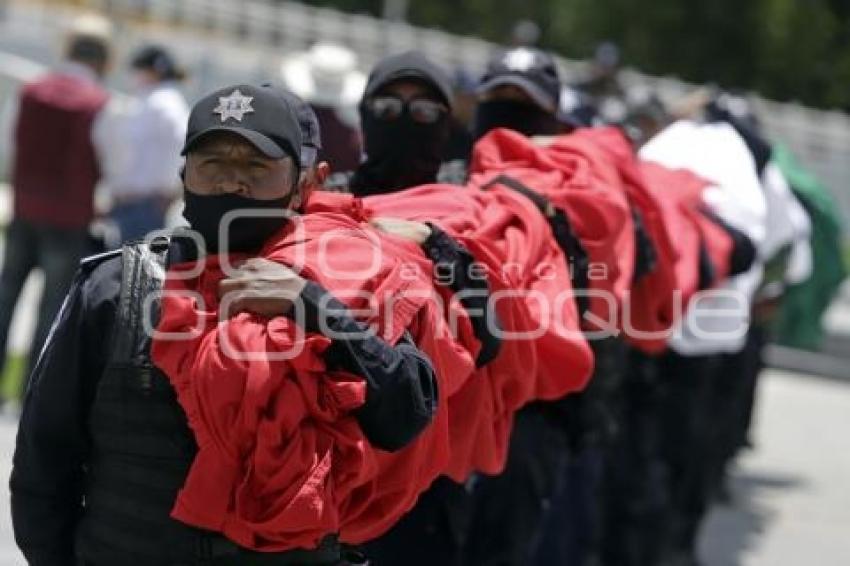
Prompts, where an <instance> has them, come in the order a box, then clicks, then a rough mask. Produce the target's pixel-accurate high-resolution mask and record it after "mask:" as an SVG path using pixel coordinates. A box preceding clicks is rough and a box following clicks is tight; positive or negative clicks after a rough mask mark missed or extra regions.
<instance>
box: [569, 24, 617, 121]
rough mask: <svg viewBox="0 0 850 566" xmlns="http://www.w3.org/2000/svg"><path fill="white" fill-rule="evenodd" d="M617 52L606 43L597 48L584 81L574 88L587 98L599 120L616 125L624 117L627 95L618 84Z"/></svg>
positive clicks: (614, 46)
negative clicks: (595, 109) (600, 118)
mask: <svg viewBox="0 0 850 566" xmlns="http://www.w3.org/2000/svg"><path fill="white" fill-rule="evenodd" d="M620 65H621V63H620V48H619V47H617V45H616V44H614V43H611V42H609V41H606V42H603V43H600V44H599V45H598V46H597V47H596V51H595V52H594V54H593V59H591V61H590V62H589V72H588V75H587V77H586V78H585V79H584V80H582V81H579V82H577V83H576V84H575V85H574V86H575V88H576V89H577V90H578V91H580V92H582V93H584V94H586V95H587V96H589V97H590V98H591V100H592V103H593V105H594V106H595V107H596V108H597V109H598V110H599V114H600V115H601V117H602V119H603V120H604V121H605V122H607V123H609V124H614V123H619V122H621V121H622V120H623V119H624V118H625V117H626V111H627V108H626V104H625V102H624V101H625V99H626V91H625V89H624V87H623V85H622V83H621V82H620V76H619V75H620V68H621V66H620Z"/></svg>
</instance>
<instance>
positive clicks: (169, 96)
mask: <svg viewBox="0 0 850 566" xmlns="http://www.w3.org/2000/svg"><path fill="white" fill-rule="evenodd" d="M111 110H112V111H111V112H107V114H110V115H109V116H108V117H107V118H106V119H105V121H106V122H108V123H109V126H108V128H105V129H104V130H101V131H99V134H98V138H99V143H98V145H107V146H111V147H112V149H111V150H110V155H109V161H110V163H109V165H108V166H107V167H106V168H105V171H104V177H105V179H104V180H105V182H106V184H107V185H108V187H109V189H110V190H111V192H112V196H113V197H114V198H116V199H122V198H128V197H129V198H136V197H145V196H153V195H161V194H170V193H173V192H174V191H175V189H176V188H177V187H178V186H179V185H180V178H179V173H180V168H181V166H182V164H183V158H182V157H181V156H180V150H181V149H182V148H183V143H184V141H185V137H186V125H187V122H188V120H189V107H188V105H187V104H186V100H185V98H183V95H182V94H181V93H180V91H179V90H178V89H177V88H176V86H175V85H174V84H171V83H163V84H160V85H158V86H156V87H155V88H153V89H152V90H150V91H148V92H146V93H144V94H143V95H141V96H140V97H139V98H138V99H137V100H135V101H133V103H131V104H130V105H125V106H124V107H122V108H112V109H111Z"/></svg>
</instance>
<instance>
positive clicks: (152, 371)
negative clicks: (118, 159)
mask: <svg viewBox="0 0 850 566" xmlns="http://www.w3.org/2000/svg"><path fill="white" fill-rule="evenodd" d="M301 148H302V135H301V131H300V128H299V126H298V122H297V120H296V117H295V115H294V113H293V111H292V108H291V107H290V104H289V103H287V101H286V100H285V99H284V98H283V97H282V96H280V95H279V93H277V92H276V91H274V90H273V89H271V88H268V87H265V88H264V87H253V86H249V85H238V86H232V87H228V88H224V89H221V90H219V91H216V92H214V93H212V94H210V95H209V96H207V97H205V98H203V99H202V100H201V101H200V102H198V103H197V104H196V105H195V107H194V108H193V110H192V114H191V116H190V119H189V128H188V134H187V138H186V145H185V148H184V150H183V152H184V154H185V155H186V157H187V160H186V169H185V178H184V184H185V190H184V198H185V201H186V209H185V212H184V215H185V216H186V218H187V220H189V223H190V225H191V227H192V228H193V229H194V230H195V231H196V232H197V233H198V234H200V236H201V238H202V240H203V245H195V243H194V241H193V240H192V239H189V238H184V237H180V236H178V235H177V234H175V235H174V236H171V237H168V236H161V237H156V238H154V239H152V240H148V241H144V242H131V243H128V244H126V245H125V246H124V247H123V248H122V249H121V250H119V251H117V252H114V253H109V254H105V255H102V256H98V257H93V258H89V259H87V260H85V261H83V263H82V265H81V267H80V269H79V271H78V273H77V276H76V280H75V282H74V284H73V286H72V288H71V290H70V292H69V295H68V297H67V298H66V301H65V304H64V306H63V308H62V310H61V311H60V314H59V315H58V318H57V320H56V322H55V325H54V329H53V331H52V333H51V336H50V339H49V341H48V344H47V346H46V349H45V351H44V353H43V354H42V356H41V358H40V360H39V362H38V364H37V367H36V369H35V371H34V374H33V376H32V382H31V385H30V388H29V389H28V391H27V394H26V398H25V401H24V409H23V415H22V418H21V425H20V430H19V434H18V438H17V445H16V449H15V455H14V468H13V472H12V478H11V492H12V515H13V523H14V529H15V537H16V541H17V543H18V545H19V546H20V548H21V550H22V551H23V553H24V555H25V556H26V557H27V559H28V561H29V562H30V563H31V564H39V565H47V566H52V565H72V564H85V565H96V566H101V565H115V564H139V565H148V564H150V565H163V564H169V565H171V564H173V565H176V564H181V565H190V564H191V565H194V564H227V565H238V564H342V563H345V562H343V556H342V550H341V549H340V546H339V544H338V543H337V541H336V539H335V538H334V537H332V536H331V537H328V538H327V539H325V540H323V541H322V542H321V544H320V545H319V547H318V548H316V549H312V550H294V551H289V552H281V553H262V554H261V553H255V552H251V551H249V550H247V549H244V548H241V547H239V546H237V545H236V544H234V543H232V542H230V541H229V540H227V539H226V538H224V537H223V536H221V535H220V534H217V533H213V532H204V531H200V530H197V529H194V528H191V527H189V526H187V525H184V524H182V523H179V522H177V521H175V520H174V519H171V518H170V516H169V514H170V511H171V508H172V505H173V503H174V499H175V496H176V494H177V492H178V491H179V490H180V488H181V487H182V484H183V480H184V479H185V477H186V474H187V471H188V469H189V467H190V466H191V465H192V461H193V456H194V454H195V452H196V450H197V446H196V444H195V441H194V438H193V436H192V433H191V431H190V430H189V429H188V427H187V422H186V417H185V415H184V413H183V412H182V409H181V408H180V406H179V405H178V404H177V401H176V399H175V393H174V391H173V389H172V388H171V386H170V384H169V382H168V379H167V378H166V376H165V375H164V374H163V373H162V372H161V371H160V370H158V369H157V368H156V367H155V366H153V364H152V363H151V358H150V346H151V337H150V336H149V335H148V333H146V332H145V331H144V328H143V319H144V318H145V313H144V312H143V311H144V308H145V305H146V304H147V303H150V301H147V302H146V299H147V298H149V293H150V292H156V291H157V290H158V289H159V288H160V287H161V285H162V278H163V275H162V274H163V273H164V271H165V267H167V265H169V264H171V263H173V262H181V261H186V260H189V259H193V258H195V257H198V255H199V254H203V253H212V252H215V251H228V252H230V251H233V252H236V251H241V252H246V253H250V252H252V251H255V250H257V249H259V248H260V247H261V246H262V245H263V243H264V242H265V240H267V239H268V238H269V237H270V236H271V234H273V233H274V232H276V231H277V230H278V229H279V228H280V223H281V222H283V220H282V219H271V220H268V219H262V218H257V219H250V220H249V221H248V222H244V223H240V222H238V221H237V222H233V223H231V224H230V226H229V227H228V234H227V235H228V241H229V242H231V246H230V248H229V249H227V250H219V248H220V242H219V241H218V230H219V224H220V220H221V218H222V216H223V215H224V214H226V213H227V212H229V211H232V210H238V209H245V208H254V209H256V208H260V209H269V210H280V209H284V208H285V209H290V210H297V208H298V206H299V205H300V203H301V202H302V197H303V194H302V193H303V190H302V187H303V185H302V184H300V183H299V169H300V167H301V162H300V157H301V155H300V154H301ZM267 267H268V266H264V265H263V264H262V263H261V262H260V263H258V264H257V265H255V269H252V270H243V272H240V273H239V274H237V275H238V277H233V278H231V279H227V280H225V281H224V282H223V283H222V285H226V286H227V288H228V290H229V291H234V290H236V291H238V290H240V289H243V290H244V289H249V288H253V289H258V288H264V289H265V290H266V291H270V293H265V294H266V295H274V296H275V297H280V296H281V292H286V293H288V294H289V295H288V296H290V297H294V296H297V297H298V299H297V300H300V301H302V302H303V305H304V307H305V308H306V309H307V311H310V312H313V313H314V314H315V316H318V317H322V316H326V317H327V318H328V321H329V324H330V326H329V327H330V328H339V327H340V325H342V327H344V328H348V329H356V330H362V328H361V327H360V326H359V323H357V322H356V321H355V320H354V319H353V318H352V317H350V316H349V315H348V314H346V311H345V310H344V308H345V307H344V306H342V304H341V303H340V302H338V301H336V300H335V299H334V298H332V297H326V296H325V294H326V293H327V292H326V291H325V290H323V289H322V288H320V287H319V286H318V285H316V284H315V283H311V282H308V281H305V280H304V279H302V278H301V277H299V276H298V275H297V274H295V273H294V272H292V273H290V276H289V277H286V278H276V277H267V275H268V269H267ZM280 267H281V266H279V265H276V264H275V265H274V268H275V269H277V270H279V269H280ZM291 306H292V303H291V301H287V300H285V299H280V298H266V297H253V298H250V299H248V300H246V301H244V302H242V304H241V305H240V306H239V309H236V310H243V311H250V312H254V313H257V314H260V315H261V316H268V317H272V316H279V315H286V313H287V312H289V311H290V309H291ZM151 310H152V312H151V313H149V316H151V317H152V320H154V321H155V320H156V318H157V317H158V306H157V301H153V306H152V307H151ZM329 311H332V312H333V322H331V318H330V314H327V313H328V312H329ZM149 320H150V319H149ZM317 327H319V328H321V327H323V325H321V324H319V325H317ZM325 327H327V326H325ZM353 334H356V335H357V336H358V338H357V339H350V340H345V341H343V340H342V339H340V338H338V337H334V338H333V342H332V347H331V348H329V349H328V351H327V353H326V363H327V364H328V366H329V367H331V368H334V367H338V368H341V369H343V370H345V371H348V372H351V373H355V374H359V375H361V376H362V377H364V378H365V379H366V381H367V383H369V384H370V387H369V388H367V389H368V393H367V400H366V404H365V405H364V407H363V408H362V409H361V410H360V411H359V412H358V413H357V418H358V420H359V421H360V424H361V426H362V428H363V431H364V433H365V434H366V436H367V438H368V439H369V440H370V441H371V442H372V443H373V444H374V445H375V446H377V447H380V448H383V449H386V450H395V449H398V448H400V447H402V446H404V445H405V444H406V443H407V442H408V441H410V440H411V439H412V438H413V437H415V436H416V435H417V433H418V432H419V431H421V430H422V429H423V428H424V427H425V426H426V425H427V422H428V420H429V417H428V415H432V414H433V411H434V406H435V402H436V398H435V396H436V393H435V390H434V375H433V369H432V366H431V364H430V362H429V360H428V359H427V358H426V357H425V356H424V354H422V353H421V352H420V351H419V350H418V349H417V348H416V347H415V346H414V345H413V344H412V343H409V342H407V341H405V340H402V341H401V342H399V343H398V344H396V345H392V344H388V343H386V342H384V341H382V340H381V339H379V338H376V337H368V338H363V337H362V336H363V333H362V332H355V333H353ZM340 335H352V333H344V334H339V333H335V336H340ZM376 391H379V392H380V395H377V394H376ZM388 409H392V410H388ZM423 415H424V418H423Z"/></svg>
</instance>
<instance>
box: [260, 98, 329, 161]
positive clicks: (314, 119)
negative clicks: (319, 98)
mask: <svg viewBox="0 0 850 566" xmlns="http://www.w3.org/2000/svg"><path fill="white" fill-rule="evenodd" d="M262 86H263V88H271V89H274V90H275V91H276V92H277V94H278V95H279V96H281V97H283V99H284V100H285V101H286V103H287V104H288V105H289V107H290V108H292V110H293V111H294V112H295V117H296V118H297V119H298V126H299V127H300V128H301V166H302V167H305V168H306V167H312V166H313V165H315V164H316V157H317V156H318V154H319V150H321V149H322V130H321V127H320V126H319V118H318V116H316V112H315V111H314V110H313V107H312V106H310V105H309V104H308V103H307V102H305V101H304V100H303V99H302V98H301V97H300V96H298V95H297V94H295V93H294V92H292V91H291V90H289V89H287V88H284V87H282V86H280V85H277V84H274V83H265V84H263V85H262Z"/></svg>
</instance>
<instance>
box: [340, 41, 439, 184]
mask: <svg viewBox="0 0 850 566" xmlns="http://www.w3.org/2000/svg"><path fill="white" fill-rule="evenodd" d="M398 80H410V81H420V82H422V83H423V84H425V85H427V86H428V87H429V88H431V89H432V90H433V91H434V92H435V94H436V95H437V98H438V99H439V100H440V101H441V102H443V103H445V104H446V106H447V107H448V108H449V112H446V113H445V114H444V115H443V116H442V117H441V119H440V120H438V121H437V122H436V123H434V124H420V123H417V122H414V121H413V119H412V118H411V117H410V116H409V114H408V113H407V112H405V113H404V114H402V115H401V116H400V117H399V118H398V119H396V120H391V121H387V120H379V119H377V118H375V117H374V116H372V113H371V112H370V111H369V110H368V108H367V107H366V103H365V102H366V101H367V100H369V99H370V98H372V97H373V96H375V95H376V94H380V91H381V90H382V89H383V88H384V87H386V86H387V85H389V84H390V83H392V82H395V81H398ZM451 104H452V98H451V88H450V86H449V79H448V77H447V76H446V74H445V73H444V72H443V71H442V70H441V69H440V68H439V67H437V66H436V65H434V64H433V63H432V62H431V61H429V60H428V59H427V58H425V56H424V55H422V54H421V53H418V52H416V51H410V52H407V53H403V54H401V55H395V56H392V57H387V58H386V59H384V60H382V61H381V62H379V63H378V64H377V65H376V66H375V68H374V70H373V71H372V73H371V74H370V75H369V81H368V83H367V84H366V90H365V92H364V95H363V102H361V104H360V119H361V128H362V130H363V145H364V150H365V154H366V157H365V160H364V161H363V162H362V163H361V164H360V166H359V167H358V168H357V171H356V172H355V174H354V177H353V178H352V180H351V191H352V192H353V193H354V194H356V195H360V196H363V195H369V194H381V193H389V192H392V191H396V190H400V189H405V188H408V187H412V186H415V185H421V184H426V183H433V182H435V181H436V178H437V172H438V171H439V169H440V164H441V162H442V155H443V153H444V151H445V145H446V143H447V142H448V138H449V133H450V125H451V124H450V118H451Z"/></svg>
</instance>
